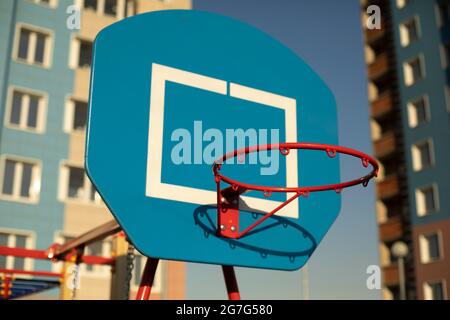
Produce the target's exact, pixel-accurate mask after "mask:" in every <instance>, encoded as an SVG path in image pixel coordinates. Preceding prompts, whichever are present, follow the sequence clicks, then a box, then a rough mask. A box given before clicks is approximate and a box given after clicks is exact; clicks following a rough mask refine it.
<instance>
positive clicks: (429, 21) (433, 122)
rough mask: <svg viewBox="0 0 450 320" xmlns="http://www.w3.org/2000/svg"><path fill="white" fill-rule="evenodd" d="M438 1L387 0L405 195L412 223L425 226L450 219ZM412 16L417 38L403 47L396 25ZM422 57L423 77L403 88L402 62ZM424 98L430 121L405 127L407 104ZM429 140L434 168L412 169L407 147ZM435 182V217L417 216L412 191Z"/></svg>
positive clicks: (449, 138)
mask: <svg viewBox="0 0 450 320" xmlns="http://www.w3.org/2000/svg"><path fill="white" fill-rule="evenodd" d="M438 2H439V1H429V0H427V1H423V0H410V1H408V3H407V5H406V6H405V7H404V8H402V9H398V8H397V7H396V4H395V1H391V6H392V13H393V14H392V18H393V26H394V41H395V47H396V52H397V73H398V75H399V90H400V100H401V106H402V121H403V130H404V137H405V153H406V160H407V174H408V193H409V201H410V203H409V205H410V208H411V210H410V213H411V221H412V223H413V224H425V223H430V222H434V221H438V220H441V219H448V218H450V198H449V197H448V195H449V192H450V171H449V168H448V166H449V164H450V134H449V132H450V131H449V129H450V122H449V116H450V113H449V111H448V110H449V109H448V107H447V104H446V97H445V88H446V86H447V85H448V83H449V81H448V79H449V78H448V77H447V73H448V71H447V70H445V69H443V67H442V65H441V57H440V49H439V48H440V45H441V44H442V39H443V38H447V39H448V38H449V36H448V35H449V32H448V30H447V29H448V26H447V27H446V28H442V29H440V28H438V26H437V20H436V6H437V3H438ZM414 15H417V16H419V18H420V31H421V36H420V38H419V39H418V40H417V41H415V42H413V43H411V44H410V45H409V46H407V47H405V48H404V47H402V46H401V45H400V31H399V25H400V24H401V23H402V22H404V21H405V20H407V19H409V18H411V17H413V16H414ZM419 54H421V55H423V57H424V62H425V74H426V76H425V78H424V79H423V80H420V81H418V82H417V83H415V84H414V85H412V86H410V87H406V86H405V84H404V78H403V62H404V61H407V60H409V59H411V58H414V57H417V56H418V55H419ZM425 94H426V95H428V97H429V103H430V111H431V118H430V122H428V123H426V124H424V125H420V126H418V127H416V128H409V126H408V114H407V103H408V101H411V100H414V99H416V98H419V97H420V96H422V95H425ZM427 138H431V139H432V140H433V144H434V153H435V154H434V155H435V165H434V166H432V167H431V168H427V169H425V170H423V171H420V172H414V171H413V168H412V155H411V146H412V145H413V144H414V143H416V142H419V141H423V140H425V139H427ZM431 183H436V184H437V185H438V189H439V211H438V212H436V214H432V215H428V216H424V217H418V216H417V211H416V201H415V189H416V188H417V187H421V186H426V185H430V184H431Z"/></svg>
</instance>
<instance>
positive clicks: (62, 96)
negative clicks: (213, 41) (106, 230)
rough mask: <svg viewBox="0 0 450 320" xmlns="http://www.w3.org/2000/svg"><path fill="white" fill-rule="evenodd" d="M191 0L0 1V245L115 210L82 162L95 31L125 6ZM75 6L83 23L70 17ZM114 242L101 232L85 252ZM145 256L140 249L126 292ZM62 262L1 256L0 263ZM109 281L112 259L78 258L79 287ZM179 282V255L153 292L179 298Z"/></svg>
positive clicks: (94, 295) (77, 230)
mask: <svg viewBox="0 0 450 320" xmlns="http://www.w3.org/2000/svg"><path fill="white" fill-rule="evenodd" d="M73 5H75V7H74V6H73ZM77 8H78V9H79V11H77ZM189 8H191V1H190V0H133V1H132V0H5V1H0V245H2V246H12V247H26V248H39V249H45V248H47V247H48V246H49V245H50V244H52V243H54V242H63V241H66V240H68V239H70V238H71V237H74V236H76V235H79V234H81V233H83V232H85V231H87V230H89V229H91V228H93V227H96V226H98V225H99V224H102V223H104V222H107V221H109V220H111V219H112V215H111V214H110V212H109V211H108V209H107V208H106V206H105V204H104V203H103V202H102V200H101V199H100V197H99V195H98V193H97V192H96V190H95V189H94V187H93V186H92V184H91V183H90V181H89V179H88V178H87V176H86V175H85V172H84V146H85V145H84V143H85V126H86V117H87V99H88V92H89V76H90V63H91V50H92V43H93V40H94V38H95V36H96V34H97V33H98V32H99V31H100V30H101V29H102V28H104V27H106V26H107V25H109V24H111V23H114V22H116V21H118V20H120V19H123V18H126V17H128V16H131V15H135V14H139V13H144V12H148V11H154V10H163V9H189ZM76 12H79V13H80V15H79V17H80V19H79V22H80V28H79V29H77V28H75V29H73V27H69V25H68V24H67V21H68V19H77V18H76ZM74 14H75V16H74ZM74 17H75V18H74ZM71 21H72V22H73V21H74V20H71ZM73 25H74V24H73V23H72V26H73ZM75 25H76V24H75ZM111 251H112V244H111V239H106V240H105V241H104V242H102V243H96V244H93V245H90V246H88V247H87V248H86V251H85V253H86V254H89V255H103V256H109V255H111ZM144 261H145V260H144V258H143V257H141V256H140V255H137V258H136V260H135V268H134V274H133V278H132V281H131V292H132V294H133V293H134V292H135V291H136V288H137V284H138V279H139V277H140V274H141V272H142V269H143V267H144ZM60 267H61V266H60V265H53V266H52V265H51V264H50V263H49V262H46V261H38V260H34V261H33V260H31V259H21V258H13V257H0V269H2V268H3V269H5V268H6V269H13V268H14V269H26V270H51V269H53V270H57V269H58V268H60ZM110 282H111V272H110V267H106V266H83V267H82V268H81V288H80V292H79V294H78V295H77V297H79V298H81V299H108V298H109V297H110ZM184 284H185V281H184V265H183V264H182V263H175V262H165V263H162V264H161V266H160V267H159V271H158V273H157V278H156V280H155V288H154V292H155V295H154V297H156V298H168V299H171V298H172V299H177V298H178V299H180V298H183V297H184ZM55 297H57V296H56V294H55Z"/></svg>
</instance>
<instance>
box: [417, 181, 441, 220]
mask: <svg viewBox="0 0 450 320" xmlns="http://www.w3.org/2000/svg"><path fill="white" fill-rule="evenodd" d="M438 207H439V200H438V192H437V186H436V185H431V186H428V187H422V188H418V189H416V210H417V215H418V216H419V217H422V216H425V215H428V214H432V213H435V212H437V211H438Z"/></svg>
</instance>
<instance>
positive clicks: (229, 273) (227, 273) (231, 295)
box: [222, 266, 241, 300]
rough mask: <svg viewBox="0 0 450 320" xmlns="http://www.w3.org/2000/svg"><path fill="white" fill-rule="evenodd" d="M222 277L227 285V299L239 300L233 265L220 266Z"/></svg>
mask: <svg viewBox="0 0 450 320" xmlns="http://www.w3.org/2000/svg"><path fill="white" fill-rule="evenodd" d="M222 271H223V277H224V279H225V285H226V287H227V292H228V299H229V300H241V295H240V294H239V288H238V284H237V281H236V275H235V273H234V268H233V266H222Z"/></svg>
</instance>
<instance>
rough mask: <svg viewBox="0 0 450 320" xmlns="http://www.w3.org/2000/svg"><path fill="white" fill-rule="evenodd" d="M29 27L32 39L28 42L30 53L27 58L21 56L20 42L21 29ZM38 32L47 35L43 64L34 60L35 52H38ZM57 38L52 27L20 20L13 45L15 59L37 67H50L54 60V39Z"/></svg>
mask: <svg viewBox="0 0 450 320" xmlns="http://www.w3.org/2000/svg"><path fill="white" fill-rule="evenodd" d="M22 28H23V29H27V30H29V31H31V33H30V39H29V42H28V53H27V54H28V55H27V58H26V59H22V58H19V43H20V31H21V30H22ZM36 32H38V33H43V34H45V35H46V40H45V48H44V61H43V63H42V64H39V63H35V62H34V54H35V52H36ZM54 38H55V36H54V33H53V31H52V30H50V29H46V28H42V27H38V26H34V25H30V24H27V23H23V22H19V23H17V24H16V29H15V36H14V45H13V59H14V61H17V62H20V63H26V64H29V65H33V66H36V67H41V68H45V69H50V68H51V67H52V60H53V42H54V41H53V39H54Z"/></svg>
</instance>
